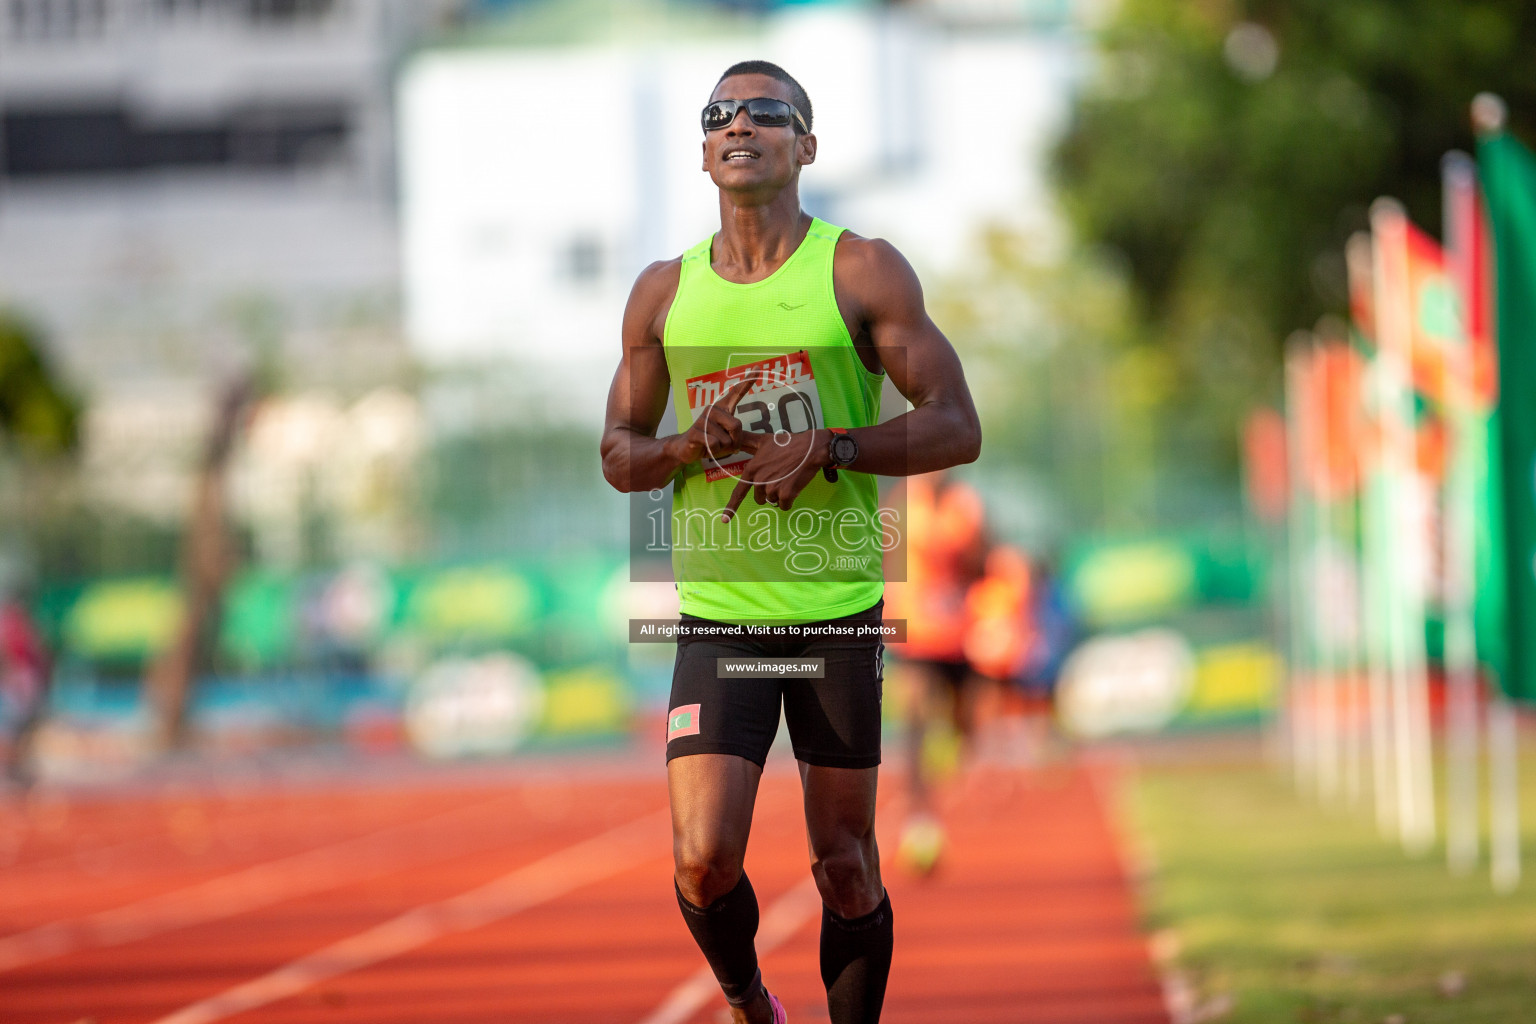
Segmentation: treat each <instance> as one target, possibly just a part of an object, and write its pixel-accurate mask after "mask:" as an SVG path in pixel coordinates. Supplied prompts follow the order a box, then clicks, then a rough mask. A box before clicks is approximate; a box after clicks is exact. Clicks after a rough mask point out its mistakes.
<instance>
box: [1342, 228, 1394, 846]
mask: <svg viewBox="0 0 1536 1024" xmlns="http://www.w3.org/2000/svg"><path fill="white" fill-rule="evenodd" d="M1344 253H1345V257H1346V263H1347V266H1348V268H1349V290H1350V306H1351V312H1352V316H1353V318H1354V320H1355V328H1356V330H1358V331H1360V333H1361V334H1362V335H1363V336H1365V337H1367V338H1370V339H1372V341H1373V342H1374V336H1375V333H1376V329H1375V316H1374V313H1373V312H1372V308H1373V307H1374V305H1375V302H1374V297H1373V292H1374V288H1375V278H1374V273H1373V270H1372V267H1371V236H1370V235H1369V234H1368V233H1366V232H1364V231H1357V232H1356V233H1355V234H1353V235H1351V236H1350V238H1349V242H1348V243H1347V244H1346V246H1345V249H1344ZM1374 347H1377V352H1376V353H1375V354H1373V355H1372V356H1371V357H1370V358H1369V359H1368V360H1366V362H1365V363H1364V365H1363V367H1362V373H1361V377H1360V380H1359V382H1358V383H1359V404H1360V406H1361V408H1362V410H1363V411H1364V415H1365V416H1366V419H1367V423H1368V424H1369V425H1370V429H1369V430H1367V431H1366V435H1367V436H1368V437H1369V438H1370V440H1369V442H1368V444H1367V450H1368V452H1369V455H1370V458H1369V460H1368V462H1369V464H1368V465H1366V466H1365V467H1363V469H1362V473H1361V489H1360V561H1361V574H1360V577H1361V586H1360V621H1361V627H1362V631H1363V640H1364V647H1365V675H1366V692H1367V697H1368V700H1369V704H1370V708H1369V712H1370V737H1371V788H1372V791H1373V794H1374V796H1375V801H1376V827H1377V828H1378V829H1379V830H1380V831H1381V833H1382V835H1384V836H1385V835H1390V834H1392V833H1393V832H1394V831H1395V830H1396V825H1397V802H1396V789H1397V782H1396V776H1395V774H1394V772H1393V765H1394V763H1395V762H1394V757H1393V751H1392V738H1393V734H1392V691H1391V681H1390V673H1389V668H1388V654H1387V629H1388V626H1387V608H1386V594H1387V591H1388V589H1389V585H1388V582H1387V580H1386V572H1387V558H1386V547H1385V544H1386V531H1385V520H1386V510H1385V507H1384V506H1385V502H1384V489H1385V479H1384V472H1383V467H1382V462H1383V456H1384V452H1383V447H1384V446H1383V444H1382V441H1381V438H1382V435H1383V431H1382V428H1381V424H1382V423H1383V422H1384V417H1385V411H1384V409H1383V402H1382V393H1383V389H1382V388H1381V386H1380V382H1381V364H1380V358H1379V346H1374Z"/></svg>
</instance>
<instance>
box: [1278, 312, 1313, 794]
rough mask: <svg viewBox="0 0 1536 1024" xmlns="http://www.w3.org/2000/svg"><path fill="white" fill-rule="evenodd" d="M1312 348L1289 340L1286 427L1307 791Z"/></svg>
mask: <svg viewBox="0 0 1536 1024" xmlns="http://www.w3.org/2000/svg"><path fill="white" fill-rule="evenodd" d="M1310 360H1311V353H1310V345H1309V342H1308V341H1307V337H1306V335H1305V334H1304V333H1303V332H1300V331H1298V332H1297V333H1296V334H1293V335H1292V336H1291V338H1290V340H1289V341H1288V342H1287V343H1286V352H1285V432H1286V445H1285V450H1286V462H1287V464H1288V469H1289V473H1290V478H1291V487H1290V495H1289V497H1290V509H1289V514H1288V515H1287V516H1286V547H1287V548H1288V549H1289V552H1288V553H1289V555H1290V557H1289V558H1288V559H1287V561H1288V562H1289V563H1290V569H1291V572H1290V601H1289V605H1290V620H1291V621H1290V637H1289V640H1290V643H1289V647H1290V656H1291V666H1290V668H1291V670H1290V673H1289V679H1290V685H1289V686H1288V687H1287V692H1286V698H1287V699H1286V704H1287V706H1288V710H1289V715H1288V716H1287V717H1288V719H1289V724H1290V729H1291V736H1290V740H1291V766H1292V770H1293V771H1294V773H1295V780H1296V788H1297V789H1298V790H1300V791H1301V792H1304V793H1308V794H1310V793H1312V792H1314V788H1313V787H1314V785H1315V782H1316V768H1317V765H1316V761H1315V756H1316V750H1317V744H1316V736H1315V733H1314V732H1313V715H1312V714H1311V713H1310V709H1309V708H1308V704H1309V703H1310V701H1309V699H1308V697H1309V695H1310V689H1309V688H1308V686H1307V685H1306V683H1305V681H1304V679H1305V673H1306V670H1307V665H1308V660H1309V658H1308V643H1307V640H1308V637H1307V634H1308V633H1309V632H1310V626H1311V618H1310V616H1308V614H1307V606H1306V594H1307V585H1306V584H1307V563H1308V559H1307V551H1306V534H1307V525H1308V518H1309V517H1308V516H1307V495H1306V490H1307V483H1306V478H1305V470H1304V468H1303V461H1304V459H1305V454H1304V449H1305V447H1306V445H1307V433H1308V431H1307V424H1306V411H1305V407H1306V397H1305V396H1306V381H1307V376H1308V371H1309V367H1310Z"/></svg>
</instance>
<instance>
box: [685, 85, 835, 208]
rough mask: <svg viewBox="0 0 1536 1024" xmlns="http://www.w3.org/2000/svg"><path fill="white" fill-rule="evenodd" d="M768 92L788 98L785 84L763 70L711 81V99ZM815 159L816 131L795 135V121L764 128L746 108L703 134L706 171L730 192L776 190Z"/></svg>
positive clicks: (721, 186)
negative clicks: (752, 73) (762, 71)
mask: <svg viewBox="0 0 1536 1024" xmlns="http://www.w3.org/2000/svg"><path fill="white" fill-rule="evenodd" d="M756 96H771V97H772V98H774V99H779V100H783V101H784V102H786V103H789V102H791V100H790V98H789V86H787V85H785V84H784V83H783V82H781V81H779V80H778V79H777V78H769V77H768V76H767V75H732V76H731V77H730V78H727V79H724V80H722V81H721V83H720V84H719V85H717V86H715V91H714V92H713V93H711V94H710V96H709V102H711V103H713V102H714V101H715V100H750V99H752V98H753V97H756ZM815 159H816V136H814V135H811V134H805V135H796V134H795V127H794V125H793V124H789V125H785V126H783V127H781V128H765V127H763V126H762V125H759V124H755V123H753V121H752V118H750V117H748V116H747V112H746V110H740V111H738V112H737V114H736V120H735V121H733V122H731V124H730V125H729V126H728V127H725V128H721V129H718V130H717V131H712V132H706V133H705V135H704V170H705V171H706V172H708V174H709V176H710V178H712V179H713V180H714V182H715V184H716V185H718V186H720V188H722V189H725V190H727V191H730V192H739V191H758V190H769V189H771V190H773V191H778V190H779V189H782V188H784V186H786V185H788V184H789V183H790V182H791V181H793V180H794V178H795V175H796V174H797V173H798V172H799V169H800V167H801V166H802V165H804V164H808V163H811V162H812V161H814V160H815Z"/></svg>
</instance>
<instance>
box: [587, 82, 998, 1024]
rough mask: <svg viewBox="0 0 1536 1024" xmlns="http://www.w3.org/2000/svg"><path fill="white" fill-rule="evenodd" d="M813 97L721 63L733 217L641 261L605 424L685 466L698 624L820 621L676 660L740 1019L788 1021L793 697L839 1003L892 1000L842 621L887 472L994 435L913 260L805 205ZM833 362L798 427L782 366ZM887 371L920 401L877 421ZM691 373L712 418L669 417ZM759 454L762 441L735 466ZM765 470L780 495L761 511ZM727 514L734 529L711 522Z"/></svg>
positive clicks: (695, 839) (678, 725)
mask: <svg viewBox="0 0 1536 1024" xmlns="http://www.w3.org/2000/svg"><path fill="white" fill-rule="evenodd" d="M864 114H865V116H868V117H877V116H878V114H877V113H876V112H875V111H865V112H864ZM811 116H812V115H811V103H810V99H809V98H808V97H807V96H806V94H805V90H804V89H802V88H801V87H800V85H799V83H797V82H796V81H795V80H794V79H793V78H791V77H790V76H789V75H788V74H787V73H786V72H785V71H784V70H783V69H782V68H779V67H777V66H776V65H773V64H769V63H767V62H765V61H747V62H744V63H741V64H736V65H734V66H732V67H731V68H729V69H728V70H727V71H726V72H725V74H724V75H723V76H722V77H721V78H720V81H719V82H718V83H717V84H716V86H715V89H714V92H713V94H712V95H711V97H710V101H709V104H708V105H707V106H706V107H705V108H704V112H703V127H704V161H703V169H704V170H705V171H706V172H707V173H708V174H709V175H710V177H711V179H712V180H713V181H714V183H715V184H716V185H717V186H718V187H719V191H720V231H719V232H718V233H717V234H715V235H714V236H713V237H712V238H709V239H705V240H704V241H703V242H701V243H699V244H698V245H696V246H694V247H693V248H692V249H690V250H689V251H688V252H686V253H684V254H683V256H682V257H681V258H679V259H673V260H667V261H663V262H659V263H653V264H652V265H651V266H649V267H647V268H646V269H645V270H644V271H643V272H642V273H641V274H640V277H639V279H638V280H637V281H636V282H635V286H634V289H633V291H632V292H631V293H630V298H629V304H628V306H627V307H626V309H625V312H624V323H623V355H622V357H621V359H620V362H619V368H618V372H617V373H616V374H615V376H614V381H613V387H612V390H611V391H610V393H609V397H608V415H607V423H606V425H605V428H604V433H603V441H602V456H603V473H604V476H605V477H606V478H607V479H608V481H609V482H610V483H612V484H613V485H614V486H615V487H616V488H618V489H619V490H621V491H642V490H654V489H658V488H661V487H663V486H664V485H666V484H668V483H673V484H674V491H673V524H674V527H673V528H674V540H673V545H674V558H673V564H674V571H675V572H676V573H677V578H678V591H679V595H680V598H681V602H682V610H683V613H684V616H683V622H684V624H685V625H691V626H695V627H698V626H703V625H708V624H709V623H726V624H731V625H733V626H737V627H739V626H740V625H741V624H746V623H758V624H761V623H778V624H783V623H800V624H805V623H810V624H812V625H810V626H804V627H802V628H803V629H804V630H805V633H806V634H812V638H809V639H804V638H802V639H793V638H791V639H769V640H763V639H760V638H757V637H752V636H723V637H688V638H682V639H680V640H679V642H678V649H677V660H676V664H675V667H674V670H673V684H672V699H671V703H670V707H671V709H672V712H671V713H670V714H669V716H668V741H667V784H668V791H669V795H670V798H671V805H672V831H673V860H674V875H673V877H674V881H675V883H676V889H677V900H678V905H679V907H680V909H681V910H682V913H683V917H684V919H685V920H686V922H687V924H688V928H689V930H690V931H691V932H692V934H693V937H694V939H695V941H697V943H698V945H699V948H700V950H701V951H702V952H703V953H704V956H705V959H706V960H708V962H709V964H710V966H711V968H713V970H714V972H715V976H716V977H717V978H718V979H719V981H720V986H721V989H722V990H723V991H724V993H725V996H726V999H727V1001H728V1002H729V1004H730V1006H731V1013H732V1018H733V1020H735V1021H737V1022H750V1024H770V1022H771V1024H784V1021H785V1014H784V1010H783V1007H782V1005H780V1004H779V1002H778V1000H777V999H775V998H773V997H772V996H771V995H769V993H768V991H767V990H766V989H765V988H764V987H763V982H762V976H761V974H760V973H759V972H758V968H757V953H756V950H755V948H754V945H753V939H754V936H755V935H756V932H757V924H758V906H757V898H756V896H755V895H754V894H753V891H752V886H751V883H750V882H749V881H748V880H747V877H746V875H745V874H744V873H743V871H742V860H743V857H744V855H745V853H746V846H747V835H748V832H749V830H750V828H751V823H752V808H753V803H754V801H755V799H756V795H757V788H758V781H759V779H760V777H761V775H762V768H763V762H764V760H765V759H766V757H767V752H768V748H769V745H770V744H771V743H772V741H773V737H774V734H775V732H776V731H777V728H778V721H779V714H780V709H781V707H782V709H783V713H784V716H785V719H786V720H787V722H788V725H789V731H790V738H791V740H792V743H793V746H794V749H795V757H796V759H797V761H798V762H799V768H800V779H801V786H802V790H803V793H804V802H805V820H806V832H807V838H808V841H809V846H810V854H811V871H812V874H813V876H814V877H815V880H816V884H817V888H818V889H819V890H820V893H821V897H822V901H823V904H824V909H823V914H822V924H821V975H822V980H823V982H824V983H825V984H826V987H827V1004H828V1009H829V1011H830V1016H831V1020H832V1021H833V1024H865V1022H873V1021H878V1020H879V1017H880V1007H881V1004H882V1002H883V1000H884V998H885V985H886V978H887V976H888V975H889V973H890V964H891V948H892V934H893V932H892V918H891V909H890V900H889V898H888V897H887V895H886V893H885V887H884V885H883V884H882V883H881V879H880V863H879V852H878V850H877V849H876V847H875V829H874V825H875V820H874V819H875V782H876V773H877V768H876V766H877V765H878V764H879V763H880V687H881V662H880V641H879V638H878V636H877V635H864V636H859V637H854V636H849V635H842V634H839V635H835V636H828V635H825V634H827V633H828V632H834V633H836V632H837V631H838V630H840V629H848V630H849V631H850V632H853V631H854V630H853V629H852V627H857V626H859V625H861V624H862V625H868V624H871V623H873V624H876V625H878V623H879V621H880V614H881V610H880V604H881V589H882V586H883V584H882V582H881V568H880V557H879V554H880V550H881V548H880V538H881V534H880V522H879V520H878V518H877V516H876V508H875V506H876V492H875V480H874V477H873V476H872V475H871V474H882V475H892V476H903V475H907V474H912V473H923V472H930V471H932V470H936V469H940V468H943V467H946V466H952V465H955V464H958V463H962V462H970V461H972V460H974V459H975V458H976V457H977V455H978V454H979V452H980V448H981V431H980V427H979V425H978V423H977V419H976V411H975V408H974V406H973V405H972V403H971V396H970V393H969V391H968V390H967V388H966V384H965V377H964V375H963V373H962V372H961V368H960V362H959V359H958V358H957V357H956V356H955V352H954V350H953V349H952V348H951V347H950V345H949V342H948V341H946V340H945V338H944V336H943V335H942V334H940V333H939V331H938V329H937V328H936V327H935V326H934V325H933V322H932V321H931V320H930V319H929V318H928V314H927V313H926V311H925V310H924V307H923V297H922V289H921V287H920V285H919V284H918V281H917V277H916V275H915V274H914V273H913V272H912V268H911V267H910V266H909V265H908V264H907V262H906V260H904V259H903V258H902V257H901V255H900V254H899V253H898V252H897V251H896V250H895V249H894V248H892V247H891V246H890V245H889V244H888V243H886V242H884V241H881V240H879V239H866V238H860V237H859V236H857V235H854V234H852V233H850V232H846V231H843V230H842V229H840V228H836V227H832V226H831V225H828V224H826V223H824V222H822V221H820V220H817V219H815V218H813V217H811V216H809V215H808V214H806V213H804V212H803V211H802V210H801V209H800V197H799V181H800V169H801V168H802V167H804V166H806V165H807V164H810V163H812V162H813V161H814V160H815V159H816V136H815V135H812V134H811ZM764 354H767V355H768V356H769V357H770V358H769V359H768V361H767V362H766V363H762V362H758V360H761V359H762V358H763V356H764ZM775 354H776V356H775ZM812 372H814V385H815V387H814V396H815V400H814V401H811V400H810V399H808V398H805V396H796V397H797V399H800V401H799V403H798V404H800V405H802V406H810V407H813V409H812V412H810V413H806V412H804V411H803V410H802V411H800V412H796V413H795V415H797V416H802V417H804V418H802V419H801V420H800V421H799V422H800V423H801V424H802V425H804V424H806V423H809V424H810V426H809V427H808V428H807V429H799V430H796V429H792V427H793V426H794V425H795V424H794V423H793V422H791V421H790V419H789V418H788V414H789V412H790V409H789V407H790V406H791V405H792V404H796V403H791V402H790V401H789V400H788V399H787V398H785V395H786V393H787V392H785V391H782V390H780V391H773V390H772V389H773V388H776V387H779V386H780V385H781V384H783V383H784V382H785V381H786V380H788V381H793V382H798V381H801V380H803V379H805V378H806V377H808V376H809V375H810V374H811V373H812ZM885 374H889V376H890V378H891V380H892V381H893V382H894V383H895V385H896V387H897V388H898V389H899V390H900V391H901V393H902V394H903V395H905V396H906V398H907V399H908V400H909V401H910V402H911V403H912V405H913V406H914V408H913V410H912V411H911V412H909V413H906V414H905V415H903V416H900V417H897V418H895V419H893V420H891V421H888V422H886V423H884V424H879V425H878V426H877V425H876V424H877V422H878V420H879V396H880V391H881V387H882V384H883V381H884V375H885ZM669 388H670V389H671V391H672V392H673V394H674V397H675V400H676V404H677V407H678V415H679V423H680V424H681V423H685V422H686V423H688V424H689V426H688V427H687V429H686V430H685V431H684V432H683V433H681V434H676V435H672V436H670V437H663V438H658V437H657V436H656V431H657V427H658V426H659V424H660V422H661V418H662V412H663V410H664V408H665V406H666V400H667V393H668V390H669ZM770 392H771V394H772V395H776V396H778V397H777V398H776V399H775V402H776V403H777V404H778V405H779V408H778V409H777V410H775V409H772V408H770V405H771V404H772V403H770V401H768V400H767V398H766V397H764V398H763V399H761V400H758V401H755V402H746V401H744V400H745V399H746V398H747V397H748V395H749V394H752V395H760V396H768V395H769V394H770ZM816 405H819V409H818V408H814V406H816ZM748 406H755V407H756V408H755V411H754V412H752V413H751V414H749V415H748V416H747V417H746V419H747V420H748V421H749V422H744V421H743V419H742V418H738V415H737V414H738V413H745V412H746V410H747V407H748ZM775 416H777V417H778V422H777V424H775V422H774V417H775ZM738 453H745V460H744V461H737V462H736V463H735V464H733V465H729V466H728V467H727V468H728V473H726V472H722V470H721V469H720V465H721V463H722V462H729V461H730V460H731V459H732V458H736V459H738V460H739V459H741V458H742V456H741V455H740V454H738ZM748 492H752V493H753V495H754V498H755V500H756V503H757V505H759V506H764V507H761V508H755V509H754V508H751V507H750V506H749V510H748V511H745V512H741V513H740V515H739V516H738V515H737V513H738V510H739V509H740V506H741V504H742V501H743V499H744V498H745V497H746V495H747V493H748ZM695 513H698V514H695ZM706 520H707V521H706ZM722 524H723V525H722ZM717 528H718V529H724V530H725V531H727V533H726V535H725V537H724V538H723V539H721V538H717V537H714V536H713V535H712V534H711V532H710V531H711V530H713V529H717ZM737 528H740V532H739V533H732V532H730V531H733V530H736V529H737ZM746 531H752V535H753V540H752V541H751V542H750V543H747V542H745V541H743V540H742V539H741V534H742V533H745V532H746ZM693 532H697V533H698V535H699V536H698V541H699V543H697V544H694V543H691V541H690V537H691V535H692V533H693ZM786 538H787V540H786ZM786 543H788V544H789V547H790V548H791V549H792V550H789V551H786V550H784V545H785V544H786ZM838 545H840V547H839V546H838ZM680 546H681V547H682V548H686V550H682V551H680ZM830 550H838V551H853V550H860V551H863V552H866V553H867V552H873V556H872V557H850V558H849V559H848V560H847V561H846V562H839V563H837V564H838V565H840V566H842V568H841V569H838V570H836V571H834V563H832V562H826V563H823V562H821V561H819V560H818V559H817V557H816V556H815V552H816V551H823V552H825V551H830ZM808 554H809V555H810V558H809V561H808V560H807V558H806V556H807V555H808ZM807 565H810V566H811V567H812V568H813V569H814V570H815V571H814V572H813V573H812V574H811V575H810V576H807V571H806V566H807ZM848 566H852V567H853V568H851V569H849V568H847V567H848ZM817 567H820V568H817ZM737 632H742V631H741V630H739V629H738V630H737ZM814 634H821V635H819V636H817V635H814ZM788 656H793V657H811V658H821V659H823V663H824V666H825V678H822V679H782V678H779V679H775V678H721V675H722V673H721V672H720V671H719V670H717V660H716V659H717V658H722V657H750V658H774V657H788Z"/></svg>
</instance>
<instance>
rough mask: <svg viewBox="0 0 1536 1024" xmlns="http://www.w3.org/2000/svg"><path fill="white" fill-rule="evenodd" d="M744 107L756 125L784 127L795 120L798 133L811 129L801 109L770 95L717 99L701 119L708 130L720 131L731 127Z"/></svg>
mask: <svg viewBox="0 0 1536 1024" xmlns="http://www.w3.org/2000/svg"><path fill="white" fill-rule="evenodd" d="M743 107H745V108H746V110H747V116H748V117H750V118H751V119H752V123H753V124H755V125H761V126H762V127H764V128H783V127H784V126H785V125H787V124H789V123H790V121H791V120H793V121H794V125H795V131H796V132H797V133H800V134H805V133H809V132H810V130H811V129H810V128H809V127H808V126H807V125H806V123H805V118H804V117H803V116H802V115H801V113H800V111H798V110H796V109H795V108H794V107H793V106H791V105H790V104H788V103H785V102H784V101H783V100H776V99H772V98H770V97H768V96H756V97H753V98H752V99H750V100H715V102H713V103H711V104H710V105H709V106H707V107H705V108H704V113H703V114H702V115H701V116H700V118H699V120H700V121H701V122H702V123H703V125H704V130H705V131H706V132H715V131H719V130H720V129H721V128H728V127H730V125H731V124H732V123H733V122H734V121H735V120H736V115H737V114H738V113H740V111H741V109H742V108H743Z"/></svg>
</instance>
